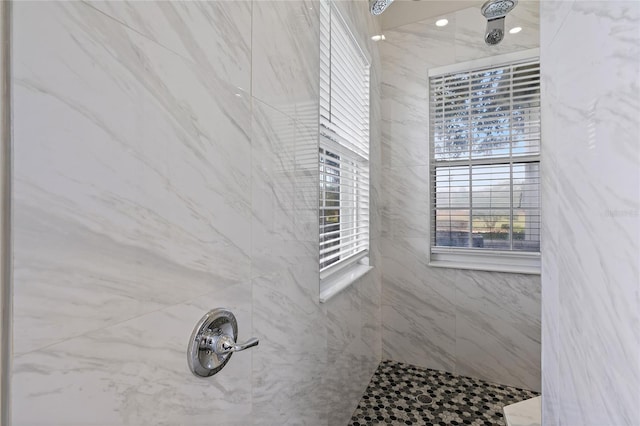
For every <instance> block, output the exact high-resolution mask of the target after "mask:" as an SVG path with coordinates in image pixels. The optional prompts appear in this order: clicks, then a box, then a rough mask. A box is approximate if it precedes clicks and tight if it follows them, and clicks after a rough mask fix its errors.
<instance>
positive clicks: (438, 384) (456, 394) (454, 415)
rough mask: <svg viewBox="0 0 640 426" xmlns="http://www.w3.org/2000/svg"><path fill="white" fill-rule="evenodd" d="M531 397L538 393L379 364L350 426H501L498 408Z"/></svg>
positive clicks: (405, 367)
mask: <svg viewBox="0 0 640 426" xmlns="http://www.w3.org/2000/svg"><path fill="white" fill-rule="evenodd" d="M534 396H538V393H536V392H532V391H528V390H523V389H518V388H514V387H509V386H503V385H498V384H494V383H489V382H485V381H482V380H479V379H473V378H471V377H465V376H457V375H455V374H451V373H445V372H443V371H435V370H428V369H423V368H418V367H414V366H412V365H408V364H401V363H398V362H392V361H383V362H382V363H381V364H380V366H379V367H378V370H377V371H376V373H375V374H374V375H373V378H372V379H371V382H370V383H369V386H368V387H367V390H366V391H365V394H364V396H363V397H362V399H361V400H360V403H359V404H358V407H357V408H356V410H355V412H354V413H353V417H352V418H351V422H350V425H351V426H364V425H438V426H440V425H504V424H505V423H504V419H503V414H502V407H504V406H505V405H509V404H513V403H516V402H520V401H523V400H525V399H529V398H533V397H534Z"/></svg>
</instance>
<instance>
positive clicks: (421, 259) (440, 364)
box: [382, 238, 458, 372]
mask: <svg viewBox="0 0 640 426" xmlns="http://www.w3.org/2000/svg"><path fill="white" fill-rule="evenodd" d="M428 248H429V242H428V240H425V239H421V238H397V239H387V238H383V239H382V274H383V276H382V285H383V300H382V318H383V320H382V324H383V336H382V337H383V358H385V359H393V360H395V361H400V362H405V363H408V364H413V365H418V366H421V367H425V368H433V369H436V370H446V371H451V372H453V371H454V369H455V313H456V312H455V311H456V309H455V291H456V279H457V276H458V271H455V270H445V269H433V268H429V266H428V265H427V257H426V253H427V250H428Z"/></svg>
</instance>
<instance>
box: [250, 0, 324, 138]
mask: <svg viewBox="0 0 640 426" xmlns="http://www.w3.org/2000/svg"><path fill="white" fill-rule="evenodd" d="M319 31H320V14H319V7H318V2H317V1H311V0H308V1H254V2H253V27H252V66H253V69H254V70H255V72H253V73H252V94H253V96H255V97H256V98H258V99H259V100H261V101H262V102H264V103H266V104H268V105H270V106H272V107H274V108H276V109H278V110H279V111H281V112H284V113H286V114H288V115H290V116H291V117H294V118H296V119H298V120H299V121H301V122H304V123H305V124H306V125H307V126H308V127H313V126H314V125H317V124H316V123H317V121H318V117H317V114H318V97H319V87H320V86H319V83H318V81H319V78H320V77H319V73H320V71H319V70H320V65H319V63H320V62H319V61H320V55H319V49H320V43H319Z"/></svg>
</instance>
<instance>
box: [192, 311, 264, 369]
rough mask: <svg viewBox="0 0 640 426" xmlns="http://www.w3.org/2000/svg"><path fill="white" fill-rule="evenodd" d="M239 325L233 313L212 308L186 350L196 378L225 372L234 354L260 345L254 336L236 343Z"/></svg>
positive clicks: (200, 322)
mask: <svg viewBox="0 0 640 426" xmlns="http://www.w3.org/2000/svg"><path fill="white" fill-rule="evenodd" d="M237 338H238V323H237V321H236V317H235V316H234V315H233V314H232V313H231V311H229V310H227V309H224V308H217V309H213V310H212V311H210V312H209V313H207V314H206V315H205V316H204V317H202V319H201V320H200V321H199V322H198V324H197V325H196V328H195V329H194V330H193V333H192V334H191V340H190V341H189V347H188V349H187V360H188V362H189V369H191V372H192V373H193V374H195V375H196V376H201V377H209V376H213V375H214V374H216V373H217V372H218V371H220V370H222V369H223V368H224V366H225V365H226V364H227V362H229V359H230V358H231V355H233V353H234V352H240V351H244V350H245V349H249V348H252V347H254V346H257V345H258V343H259V341H258V339H256V338H255V337H252V338H251V339H249V340H247V341H246V342H244V343H236V339H237Z"/></svg>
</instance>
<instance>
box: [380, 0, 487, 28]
mask: <svg viewBox="0 0 640 426" xmlns="http://www.w3.org/2000/svg"><path fill="white" fill-rule="evenodd" d="M483 3H484V0H448V1H447V0H395V1H394V2H393V3H392V4H391V5H390V6H389V8H388V9H387V10H385V11H384V13H383V14H382V15H381V16H380V18H381V25H382V29H383V30H388V29H391V28H395V27H399V26H401V25H405V24H410V23H413V22H419V21H423V20H425V19H429V18H434V17H436V16H441V15H446V14H447V13H451V12H455V11H458V10H462V9H467V8H469V7H473V6H481V5H482V4H483Z"/></svg>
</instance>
